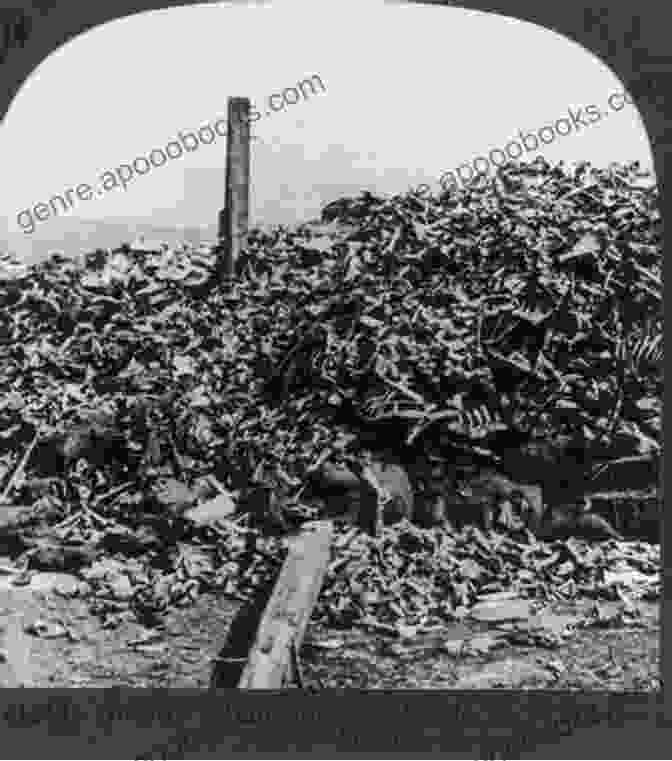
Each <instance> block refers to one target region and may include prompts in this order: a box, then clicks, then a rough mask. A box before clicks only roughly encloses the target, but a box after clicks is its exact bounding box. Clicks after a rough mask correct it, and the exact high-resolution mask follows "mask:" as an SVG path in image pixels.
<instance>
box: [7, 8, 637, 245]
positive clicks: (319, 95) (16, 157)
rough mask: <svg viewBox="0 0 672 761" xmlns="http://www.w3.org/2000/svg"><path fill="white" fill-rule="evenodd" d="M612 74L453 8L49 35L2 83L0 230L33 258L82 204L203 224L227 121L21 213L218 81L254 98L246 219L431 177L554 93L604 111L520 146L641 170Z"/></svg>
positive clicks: (302, 12) (186, 107)
mask: <svg viewBox="0 0 672 761" xmlns="http://www.w3.org/2000/svg"><path fill="white" fill-rule="evenodd" d="M315 74H316V75H318V76H319V77H320V79H321V81H322V83H323V84H324V88H325V89H324V91H323V92H322V91H319V89H318V91H316V92H315V94H313V95H310V96H309V97H307V98H305V99H301V100H299V102H298V103H296V104H295V105H291V106H290V105H287V106H286V107H285V108H284V109H283V110H281V111H278V112H275V113H272V112H269V113H268V115H266V114H265V111H267V110H268V109H267V108H266V103H267V99H268V96H269V95H271V94H273V93H281V92H282V91H283V90H284V89H285V88H288V87H292V86H295V85H296V84H297V83H298V82H300V81H301V80H304V79H306V78H309V77H311V76H313V75H315ZM622 91H623V88H622V85H621V83H620V82H619V80H618V77H617V76H616V75H615V73H614V72H612V71H611V70H610V69H609V68H608V67H607V66H606V65H605V64H604V63H602V62H601V61H600V60H599V59H598V58H596V57H595V56H594V55H593V54H592V53H591V52H590V51H588V50H587V49H585V48H583V47H582V46H581V45H579V44H578V43H575V42H573V41H571V40H569V39H568V38H565V37H563V36H560V35H558V34H557V33H556V32H553V31H550V30H546V29H544V28H543V27H539V26H536V25H534V24H530V23H527V22H521V21H518V20H516V19H513V18H508V17H505V16H498V15H494V14H487V13H484V12H476V11H467V10H464V9H461V8H456V7H445V6H444V7H441V6H436V5H431V6H427V5H415V4H414V5H405V4H403V3H397V2H395V3H391V2H383V0H338V1H336V0H334V2H331V1H330V0H320V2H316V1H315V0H310V2H308V1H306V0H302V1H299V0H278V1H277V2H271V3H249V4H244V3H235V4H232V3H222V2H213V3H204V4H201V5H195V6H186V7H180V8H170V9H165V10H160V11H151V12H143V13H139V14H134V15H132V16H128V17H125V18H123V19H119V20H115V21H112V22H108V23H107V24H104V25H102V26H99V27H96V28H95V29H93V30H90V31H88V32H85V33H84V34H82V35H79V36H78V37H76V38H75V39H73V40H71V41H70V42H68V43H66V44H65V45H64V46H62V47H60V48H59V49H58V50H56V51H55V52H54V53H52V54H51V55H50V56H49V57H48V58H46V59H45V60H44V61H43V62H42V63H41V64H40V65H39V66H38V67H37V68H36V69H35V70H34V71H33V72H32V74H31V76H30V77H29V78H28V80H27V81H26V83H25V84H24V85H23V86H22V88H21V90H20V91H19V92H18V93H17V95H16V97H15V99H14V101H13V102H12V105H11V106H10V109H9V111H8V113H7V116H6V118H5V119H4V121H3V122H2V124H1V125H0V135H1V136H2V139H0V162H1V163H0V166H2V167H3V174H4V178H3V179H4V181H3V182H2V183H1V184H0V225H2V227H0V239H1V238H3V237H5V238H6V239H8V240H9V243H10V245H11V247H12V249H13V250H14V251H16V252H17V253H18V254H19V255H20V256H25V257H26V258H30V252H31V247H32V246H33V241H34V240H36V239H37V238H38V237H40V236H42V237H44V236H45V235H47V236H48V235H49V234H50V230H53V231H54V232H53V234H54V235H55V236H56V237H57V236H58V230H59V229H61V228H62V227H63V225H64V224H65V225H69V224H72V225H74V224H76V223H77V220H78V219H84V220H89V221H90V220H105V221H115V220H126V219H142V220H147V221H151V222H152V223H154V224H156V225H159V226H168V227H181V226H206V225H210V226H212V225H213V224H214V223H215V222H216V219H217V214H218V211H219V209H221V207H222V206H223V203H224V183H225V147H226V139H225V138H223V137H220V138H217V140H216V141H215V142H214V143H212V144H210V145H202V144H201V145H199V147H198V149H197V150H195V151H192V152H190V153H188V154H183V155H182V156H181V157H180V158H176V159H174V160H171V161H169V162H168V163H166V164H165V165H163V166H160V167H153V168H151V170H150V171H149V172H147V173H146V174H144V175H142V176H139V175H136V176H135V177H134V178H133V179H132V180H131V181H130V182H129V184H128V187H127V189H126V190H123V189H121V188H118V189H115V190H110V191H109V192H105V193H102V194H101V195H97V194H94V197H93V198H92V199H90V200H78V199H75V203H74V208H73V209H72V211H70V212H69V213H68V214H67V215H66V214H64V213H63V211H62V210H61V208H60V206H58V207H57V208H58V212H57V214H58V219H56V218H55V213H54V212H53V211H50V212H49V214H50V217H49V218H48V219H46V220H42V221H38V222H36V223H35V227H36V233H34V234H31V235H28V234H26V233H24V232H23V231H22V229H21V227H20V226H19V223H18V221H17V215H18V214H19V212H21V211H22V210H26V209H32V208H34V206H35V204H36V203H40V202H42V203H48V202H49V199H50V198H52V197H53V196H54V195H56V194H61V195H62V194H63V193H64V191H65V190H66V189H67V188H76V187H77V186H78V185H80V184H82V183H87V184H89V185H91V186H94V187H97V186H99V185H100V178H101V175H103V173H104V172H106V171H108V170H112V171H113V172H114V170H115V169H116V168H117V167H119V166H120V165H121V164H131V163H132V162H133V160H134V159H136V158H138V157H147V156H148V155H149V154H150V152H151V151H152V150H154V149H157V148H160V149H163V148H165V147H166V145H167V144H168V143H169V142H170V141H173V140H176V139H177V138H178V133H179V132H180V131H182V132H190V131H191V132H194V131H196V130H198V128H199V127H200V126H202V125H204V124H207V123H210V124H212V122H214V121H216V120H217V119H219V118H225V117H226V108H227V98H228V97H229V96H246V97H249V98H251V100H252V101H253V103H254V105H255V107H256V108H257V109H258V110H259V111H260V112H263V115H262V118H261V119H260V120H259V121H258V122H256V123H254V125H253V127H252V134H253V135H254V137H255V139H254V140H253V142H252V148H251V220H250V221H251V224H253V225H255V224H274V223H278V222H283V223H287V224H291V223H294V222H296V221H299V220H302V219H310V218H314V217H316V216H318V215H319V211H320V208H321V207H322V206H323V205H324V204H325V203H328V202H329V201H331V200H333V199H335V198H339V197H342V196H344V195H356V194H358V193H359V192H361V191H362V190H365V189H368V190H371V191H372V192H381V193H400V192H401V193H403V192H406V191H407V190H408V189H409V188H410V187H414V186H417V185H418V184H421V183H427V184H429V185H430V186H431V187H432V188H434V189H436V188H437V187H438V184H437V183H438V180H439V178H440V177H441V176H442V175H443V174H444V172H447V171H449V170H454V169H455V168H456V167H457V166H458V165H460V164H462V163H463V162H467V163H468V162H470V161H472V160H473V159H474V158H475V157H476V156H479V155H487V154H488V152H489V151H490V150H492V149H494V148H504V147H505V146H506V144H507V143H509V141H511V140H513V139H518V140H520V137H519V130H523V132H536V131H538V130H539V129H540V128H541V127H543V126H544V125H552V124H553V123H554V122H556V120H558V119H561V118H563V117H564V118H570V117H569V114H568V109H569V108H572V109H573V110H574V113H575V114H576V113H577V111H578V109H583V113H584V115H583V117H582V118H583V121H584V122H588V119H587V117H586V115H585V108H586V107H587V106H588V105H590V104H595V105H597V106H598V107H599V109H600V111H601V112H602V113H604V114H605V116H604V118H601V119H600V121H599V122H598V123H594V124H590V123H588V124H587V126H583V127H582V126H580V125H578V126H577V125H576V124H573V126H572V127H570V129H569V131H568V130H567V126H564V127H563V128H562V130H563V131H565V132H568V133H567V134H565V135H564V136H561V135H558V134H557V133H556V135H555V138H554V139H553V140H552V142H551V143H550V144H549V145H543V144H542V145H541V150H539V151H537V152H529V153H525V155H524V156H523V158H527V159H532V158H534V156H535V155H537V154H538V153H542V155H544V156H545V157H546V158H547V159H548V160H549V161H551V162H557V161H560V160H564V161H568V162H572V161H581V160H589V161H590V162H591V163H593V164H595V165H597V166H606V165H608V164H609V163H610V162H611V161H619V162H620V161H630V160H639V161H640V162H641V163H642V164H643V165H644V166H645V167H647V168H651V167H652V153H651V148H650V144H649V141H648V138H647V135H646V131H645V127H644V125H643V123H642V120H641V117H640V115H639V113H638V111H637V109H636V107H635V106H633V105H628V104H625V105H624V106H623V107H622V108H621V110H619V111H615V110H613V109H612V110H610V109H609V107H608V98H609V97H610V96H611V95H612V94H614V93H621V92H622ZM618 104H619V105H622V101H620V100H619V101H618ZM570 123H571V120H570V122H567V123H566V124H570ZM545 134H547V135H548V133H545ZM140 165H141V167H142V168H144V165H143V164H142V162H141V163H140ZM463 172H466V169H465V170H463ZM33 214H34V212H31V215H33ZM42 214H44V211H43V212H42ZM24 219H25V215H24ZM59 225H60V227H59ZM3 227H4V229H3Z"/></svg>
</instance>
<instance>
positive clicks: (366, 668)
mask: <svg viewBox="0 0 672 761" xmlns="http://www.w3.org/2000/svg"><path fill="white" fill-rule="evenodd" d="M2 565H3V564H2V563H1V562H0V567H1V566H2ZM0 580H2V578H1V577H0ZM67 582H68V577H66V576H62V577H59V576H57V575H56V574H38V575H37V576H36V577H35V578H34V579H33V581H32V582H31V587H30V588H25V587H12V586H11V585H9V584H7V583H3V584H0V627H2V630H3V631H2V634H1V635H0V636H2V640H1V641H0V653H1V654H2V656H1V657H0V661H3V662H0V685H2V686H6V687H17V686H20V685H21V684H24V685H26V686H29V685H30V686H35V687H111V686H125V687H182V688H185V687H191V688H194V687H196V688H207V687H208V685H209V683H210V677H211V674H212V669H213V662H214V659H215V658H216V656H217V654H218V652H219V651H220V649H221V648H222V647H223V645H224V643H225V640H226V636H227V633H228V630H229V627H230V625H231V622H232V621H233V619H234V617H235V615H236V613H237V612H238V611H239V610H240V608H241V603H240V602H238V601H236V600H233V599H230V598H228V597H225V596H222V595H218V594H214V593H206V594H203V595H201V596H200V597H199V598H198V599H197V601H196V603H195V604H194V605H192V606H190V607H184V608H174V609H173V610H172V611H171V613H170V614H169V615H168V616H167V617H166V619H165V626H164V627H163V628H160V629H152V630H147V629H143V628H142V627H141V626H140V625H139V624H136V623H133V622H126V623H123V624H122V625H121V626H119V627H117V628H114V629H104V628H102V626H101V624H100V621H99V620H98V619H97V618H96V617H94V616H92V615H91V614H90V613H89V611H88V606H87V604H86V602H85V601H83V600H80V599H76V598H75V599H66V598H64V597H63V596H61V594H59V593H58V591H57V589H55V588H54V584H55V583H56V584H61V590H60V591H61V592H62V591H63V588H64V587H67ZM40 587H42V589H41V590H40ZM592 605H593V601H592V600H585V599H584V600H575V601H571V602H562V603H552V604H549V605H547V606H545V608H544V610H543V613H544V614H546V613H549V614H552V615H553V616H556V617H557V620H562V617H565V616H576V617H577V618H579V619H583V620H585V616H586V613H587V611H588V610H589V608H590V606H592ZM600 605H601V606H602V607H605V606H606V608H608V607H609V605H610V604H609V603H600ZM613 605H614V606H615V605H616V603H614V604H613ZM637 607H638V609H639V611H640V613H641V616H640V617H639V618H638V619H636V622H635V623H630V624H629V625H618V624H616V625H613V624H612V625H611V626H609V627H608V628H597V627H596V626H588V627H586V628H577V629H576V630H575V631H574V632H573V633H572V635H571V636H570V637H569V638H568V639H567V640H566V641H565V642H563V643H561V644H559V646H556V647H552V648H550V649H549V648H547V647H540V646H537V645H534V644H525V643H524V642H522V643H521V642H519V643H516V644H511V643H509V642H506V641H500V642H498V644H497V646H496V647H494V648H493V649H488V651H487V652H483V653H480V654H479V653H477V652H472V653H471V654H470V653H469V652H464V651H462V652H460V651H459V648H456V647H455V643H459V642H460V641H464V642H465V643H467V644H468V643H469V642H470V640H471V641H472V642H473V641H475V642H476V643H478V642H482V641H483V639H482V637H483V635H484V634H485V633H486V632H490V633H493V632H494V633H495V634H496V633H497V632H499V633H500V634H501V633H502V632H505V631H506V629H507V625H506V624H503V625H502V624H500V625H498V626H499V628H497V627H495V626H493V625H491V624H485V623H479V622H467V621H465V622H461V623H455V624H451V625H446V626H445V627H442V628H440V629H438V628H437V629H434V630H432V631H430V632H427V633H423V632H422V631H421V632H420V633H418V634H416V635H415V636H413V637H412V638H409V639H407V640H402V639H399V638H393V637H390V636H388V635H387V634H381V633H379V632H376V631H367V630H364V629H362V628H357V627H354V628H351V629H332V628H327V627H324V626H321V625H318V624H312V625H310V626H309V628H308V631H307V634H306V639H305V642H304V646H303V649H302V652H301V662H302V677H303V686H304V687H305V688H307V689H320V688H329V687H337V688H344V687H354V688H366V689H375V688H386V689H390V688H395V689H489V688H493V687H501V688H509V689H564V690H566V689H572V690H595V689H599V690H614V691H621V690H644V691H647V690H652V689H658V688H659V687H660V682H659V679H660V669H659V664H658V660H659V647H660V645H659V636H660V620H659V619H660V606H659V604H658V603H657V602H639V603H637ZM38 621H43V622H47V623H48V624H49V625H50V626H51V627H52V628H51V630H50V629H49V628H40V627H39V624H38V627H37V634H30V633H27V632H26V631H25V628H26V626H28V627H29V628H30V625H31V624H35V623H36V622H38ZM59 625H60V627H61V628H60V635H61V636H54V637H53V638H52V637H50V636H44V635H45V634H47V635H49V634H53V635H57V634H59V629H57V628H53V627H54V626H56V627H58V626H59ZM509 628H510V626H509ZM63 629H64V630H65V631H63ZM474 637H476V638H477V639H476V640H474V639H473V638H474ZM479 638H480V639H479ZM451 643H452V645H451Z"/></svg>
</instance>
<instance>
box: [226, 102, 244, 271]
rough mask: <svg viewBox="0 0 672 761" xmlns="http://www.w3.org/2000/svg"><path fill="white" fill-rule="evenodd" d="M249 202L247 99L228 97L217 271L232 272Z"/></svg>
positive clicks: (239, 249) (240, 242)
mask: <svg viewBox="0 0 672 761" xmlns="http://www.w3.org/2000/svg"><path fill="white" fill-rule="evenodd" d="M249 203H250V100H249V98H229V101H228V130H227V134H226V202H225V207H224V209H222V211H221V212H220V215H219V238H220V245H219V247H218V248H219V256H220V261H219V269H220V272H221V274H222V275H223V276H225V277H230V276H232V275H233V274H234V273H235V269H236V262H237V260H238V256H239V254H240V251H241V249H242V246H243V244H244V242H245V236H246V235H247V229H248V223H249Z"/></svg>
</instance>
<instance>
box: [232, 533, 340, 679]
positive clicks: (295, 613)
mask: <svg viewBox="0 0 672 761" xmlns="http://www.w3.org/2000/svg"><path fill="white" fill-rule="evenodd" d="M333 530H334V529H333V523H332V522H331V521H316V522H312V523H308V524H304V526H303V527H302V530H301V532H300V533H299V535H298V536H297V537H295V538H293V539H292V540H290V547H289V553H288V555H287V558H286V560H285V562H284V564H283V566H282V568H281V570H280V573H279V575H278V578H277V581H276V583H275V585H274V587H273V591H272V592H271V595H270V598H269V600H268V603H267V605H266V608H265V610H264V611H263V614H262V616H261V620H260V623H259V626H258V629H257V633H256V637H255V639H254V642H253V644H252V647H251V649H250V651H249V655H248V658H247V662H246V664H245V666H244V668H243V671H242V675H241V677H240V680H239V682H238V687H239V688H240V689H280V688H282V687H283V686H285V685H286V684H288V683H291V682H293V681H294V682H295V681H297V680H298V679H300V675H299V673H298V653H299V651H300V649H301V643H302V642H303V637H304V634H305V631H306V627H307V625H308V621H309V619H310V616H311V613H312V610H313V608H314V606H315V603H316V602H317V598H318V595H319V593H320V589H321V587H322V581H323V579H324V575H325V573H326V570H327V566H328V564H329V559H330V554H331V542H332V537H333ZM248 623H249V619H248Z"/></svg>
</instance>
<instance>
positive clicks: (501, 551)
mask: <svg viewBox="0 0 672 761" xmlns="http://www.w3.org/2000/svg"><path fill="white" fill-rule="evenodd" d="M34 5H35V6H37V5H38V4H37V3H35V4H34ZM52 5H54V4H53V3H52ZM3 13H4V11H3ZM45 14H47V11H45ZM46 17H47V16H46V15H45V16H44V17H42V16H40V15H39V13H38V11H37V10H36V9H34V12H33V13H32V15H29V16H26V17H20V14H18V15H17V14H16V13H14V12H9V11H7V13H6V14H5V15H0V23H2V25H3V26H2V34H1V35H0V40H4V47H3V49H2V53H1V55H2V60H3V64H2V65H5V64H7V65H9V63H11V60H12V58H13V57H14V56H19V55H21V54H22V51H21V48H22V47H24V43H25V47H27V46H28V45H29V43H30V39H29V38H30V36H31V35H33V34H37V33H38V31H39V27H40V24H44V23H46V20H45V19H46ZM22 18H23V19H24V20H23V21H22V20H21V19H22ZM26 18H27V19H29V21H30V23H28V22H26V20H25V19H26ZM5 19H6V20H5ZM0 156H1V158H0V166H2V181H1V182H0V204H1V213H0V686H2V687H12V688H27V687H41V688H59V689H62V688H112V687H114V688H117V687H120V688H125V687H132V688H152V689H153V688H199V689H203V690H212V691H217V690H219V689H224V688H233V689H238V690H289V691H291V690H303V691H310V692H315V693H320V692H323V691H330V690H333V689H338V690H344V689H345V690H351V691H355V690H357V691H359V690H367V691H368V690H376V691H383V690H401V691H403V690H416V691H417V690H424V691H437V690H442V691H446V690H447V691H455V690H459V691H470V690H481V691H482V690H492V691H497V690H515V691H520V690H523V691H525V690H532V691H533V690H543V691H557V692H567V691H572V692H576V693H589V692H593V691H599V692H608V693H622V692H628V691H633V692H638V693H653V692H655V691H658V690H660V689H661V669H660V664H659V658H660V625H661V615H660V606H661V583H662V574H661V515H662V486H661V484H662V447H663V443H662V412H663V409H662V399H663V315H662V298H663V291H662V265H663V257H662V217H661V210H660V207H659V189H658V179H657V176H656V171H655V168H654V160H653V152H652V147H651V142H650V138H649V134H648V133H647V128H646V126H645V123H644V120H643V118H642V115H641V114H640V111H639V110H638V108H637V104H636V102H635V99H634V97H633V95H632V93H631V92H630V91H629V89H628V87H627V86H626V85H625V84H624V83H623V82H622V81H621V80H620V79H619V76H618V75H617V74H616V73H615V72H614V71H613V70H612V69H611V68H610V67H609V66H608V65H607V64H606V63H605V62H604V61H602V60H601V59H600V58H599V57H598V55H597V54H595V53H593V52H592V51H590V50H588V49H587V48H585V47H583V46H582V45H581V44H579V43H578V42H576V41H575V40H572V39H570V38H569V37H565V36H564V35H563V34H561V33H559V32H558V31H556V30H553V29H550V28H545V27H543V26H540V25H537V24H534V23H531V22H529V21H524V20H520V19H518V18H515V17H513V16H505V15H500V14H497V13H494V12H485V11H475V10H469V9H466V8H461V7H459V6H458V5H456V4H454V3H448V4H439V3H426V4H423V3H405V2H383V0H361V1H360V2H353V1H352V0H346V1H344V2H338V3H336V2H333V3H332V2H312V3H310V2H299V1H297V0H275V1H274V2H249V3H245V2H209V3H200V4H194V5H184V6H180V7H170V8H165V9H162V10H151V11H149V10H148V11H143V12H139V13H129V14H128V15H126V16H124V17H120V18H118V19H115V20H111V21H108V22H106V23H104V24H101V25H98V26H96V27H95V28H92V29H87V30H86V31H84V32H82V33H81V34H78V35H76V36H73V37H72V38H71V39H69V40H68V41H67V42H65V43H64V44H62V45H61V46H60V47H58V48H56V49H54V51H53V52H52V53H51V54H50V55H48V56H47V57H46V58H44V60H43V61H42V62H41V63H40V64H39V65H38V66H37V67H36V68H35V69H34V70H33V71H32V73H31V74H30V75H29V76H28V77H27V79H26V80H25V82H24V83H23V84H22V85H21V87H20V88H19V89H18V91H17V92H16V95H15V96H14V98H13V100H12V102H11V105H10V106H9V109H8V111H7V113H6V115H5V116H4V119H3V121H2V127H1V131H0Z"/></svg>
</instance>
